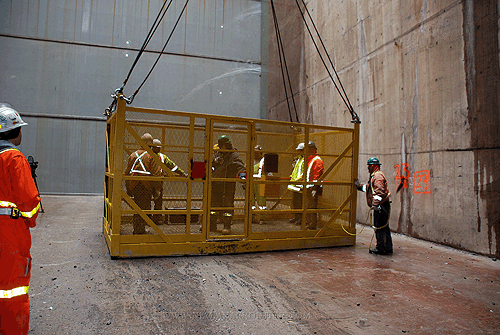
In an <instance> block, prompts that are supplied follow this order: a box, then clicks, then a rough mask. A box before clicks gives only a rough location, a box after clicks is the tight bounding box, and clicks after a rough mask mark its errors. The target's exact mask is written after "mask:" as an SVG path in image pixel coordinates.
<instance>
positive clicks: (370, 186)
mask: <svg viewBox="0 0 500 335" xmlns="http://www.w3.org/2000/svg"><path fill="white" fill-rule="evenodd" d="M367 164H368V172H369V173H370V178H369V179H368V183H366V184H361V183H360V182H359V181H358V180H357V179H356V180H355V181H354V185H355V186H356V188H357V189H358V191H361V192H365V193H366V203H367V204H368V207H370V208H371V209H372V210H373V211H374V215H373V218H374V222H373V225H374V227H375V236H376V238H377V246H376V247H375V248H374V249H370V250H369V252H370V253H371V254H376V255H390V254H392V251H393V250H392V237H391V229H390V228H389V217H390V215H391V201H390V196H391V192H389V185H388V184H387V179H386V178H385V176H384V173H383V172H382V171H381V170H380V166H381V165H382V164H381V163H380V161H379V160H378V158H377V157H371V158H370V159H368V162H367Z"/></svg>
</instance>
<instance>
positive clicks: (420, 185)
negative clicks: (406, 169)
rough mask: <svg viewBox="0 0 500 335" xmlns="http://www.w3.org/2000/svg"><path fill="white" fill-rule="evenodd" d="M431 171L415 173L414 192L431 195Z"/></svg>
mask: <svg viewBox="0 0 500 335" xmlns="http://www.w3.org/2000/svg"><path fill="white" fill-rule="evenodd" d="M429 175H430V174H429V170H422V171H417V172H415V175H414V176H413V178H414V181H415V185H414V192H415V194H417V193H422V194H431V179H430V177H429Z"/></svg>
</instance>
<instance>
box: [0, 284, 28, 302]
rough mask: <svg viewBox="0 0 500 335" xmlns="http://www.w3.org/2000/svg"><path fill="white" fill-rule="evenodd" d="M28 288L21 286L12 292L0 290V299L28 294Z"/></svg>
mask: <svg viewBox="0 0 500 335" xmlns="http://www.w3.org/2000/svg"><path fill="white" fill-rule="evenodd" d="M28 290H29V286H21V287H16V288H13V289H12V290H0V299H9V298H14V297H17V296H20V295H23V294H28Z"/></svg>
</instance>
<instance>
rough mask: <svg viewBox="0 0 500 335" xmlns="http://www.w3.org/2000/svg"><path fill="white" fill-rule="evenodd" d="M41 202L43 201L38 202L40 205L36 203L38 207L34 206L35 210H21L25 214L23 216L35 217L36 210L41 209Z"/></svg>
mask: <svg viewBox="0 0 500 335" xmlns="http://www.w3.org/2000/svg"><path fill="white" fill-rule="evenodd" d="M40 204H41V202H38V205H36V207H35V208H33V210H32V211H31V212H21V215H22V216H23V218H28V219H31V218H32V217H33V215H35V214H36V212H38V210H39V209H40Z"/></svg>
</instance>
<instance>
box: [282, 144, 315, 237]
mask: <svg viewBox="0 0 500 335" xmlns="http://www.w3.org/2000/svg"><path fill="white" fill-rule="evenodd" d="M295 150H296V151H297V152H298V153H299V156H298V159H297V161H296V162H295V165H294V167H293V170H292V174H291V175H290V181H291V182H294V181H302V180H303V174H304V170H305V166H304V165H305V164H304V163H305V160H304V150H305V145H304V143H299V145H298V146H297V148H296V149H295ZM308 152H309V156H308V158H307V170H306V171H305V172H306V176H305V181H306V182H317V181H318V179H319V178H320V177H321V175H323V160H322V159H321V157H320V156H319V155H318V154H317V148H316V144H315V143H314V142H313V141H309V143H308ZM302 189H303V185H302V184H289V185H288V190H290V191H291V192H292V209H302V194H303V191H302ZM321 193H322V192H321V186H320V185H315V184H306V195H307V198H306V206H307V208H311V209H315V208H318V197H319V196H320V195H321ZM306 220H307V222H306V227H307V229H316V225H317V222H318V215H317V214H316V213H309V214H307V217H306ZM290 222H291V223H295V224H296V225H298V226H300V225H301V224H302V214H300V213H295V214H294V217H293V218H292V219H291V220H290Z"/></svg>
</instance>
